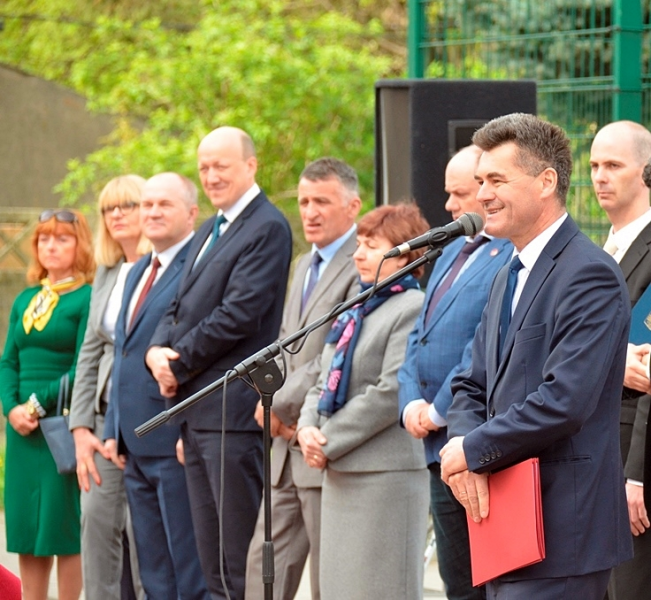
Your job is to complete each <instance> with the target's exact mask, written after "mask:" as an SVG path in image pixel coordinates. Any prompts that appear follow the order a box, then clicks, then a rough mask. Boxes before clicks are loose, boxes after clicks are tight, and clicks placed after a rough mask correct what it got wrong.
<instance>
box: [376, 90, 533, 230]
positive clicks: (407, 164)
mask: <svg viewBox="0 0 651 600" xmlns="http://www.w3.org/2000/svg"><path fill="white" fill-rule="evenodd" d="M513 112H524V113H530V114H536V83H535V82H534V81H492V80H491V81H477V80H474V81H467V80H461V81H455V80H449V79H397V80H382V81H378V82H377V83H376V84H375V193H376V205H377V206H380V205H382V204H392V203H396V202H399V201H400V200H404V199H409V198H413V199H414V200H415V201H416V202H417V204H418V205H419V207H420V209H421V211H422V212H423V215H424V216H425V218H426V219H427V220H428V221H429V223H430V225H431V226H432V227H438V226H440V225H445V224H446V223H448V222H450V221H451V217H450V214H449V213H448V212H447V211H446V210H445V207H444V205H445V201H446V200H447V194H446V193H445V167H446V165H447V162H448V160H449V159H450V157H451V156H452V155H453V154H454V153H455V152H457V151H458V150H459V149H461V148H463V147H464V146H467V145H469V144H470V140H471V138H472V135H473V133H474V132H475V131H476V130H477V129H479V128H480V127H481V126H482V125H484V123H486V122H487V121H490V120H491V119H494V118H495V117H499V116H502V115H507V114H509V113H513Z"/></svg>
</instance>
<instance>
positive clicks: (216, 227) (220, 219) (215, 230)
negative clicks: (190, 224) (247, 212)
mask: <svg viewBox="0 0 651 600" xmlns="http://www.w3.org/2000/svg"><path fill="white" fill-rule="evenodd" d="M226 221H228V219H227V218H226V217H225V216H224V214H223V213H222V214H221V215H217V218H216V219H215V223H214V224H213V226H212V239H213V243H214V241H215V240H216V239H217V238H218V237H219V234H220V230H221V226H222V225H223V224H224V223H226Z"/></svg>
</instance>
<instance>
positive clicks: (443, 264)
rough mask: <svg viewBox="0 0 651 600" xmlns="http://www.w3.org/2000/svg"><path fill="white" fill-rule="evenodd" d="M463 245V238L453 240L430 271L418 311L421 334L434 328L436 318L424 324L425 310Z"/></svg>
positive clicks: (425, 318)
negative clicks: (421, 304) (423, 297)
mask: <svg viewBox="0 0 651 600" xmlns="http://www.w3.org/2000/svg"><path fill="white" fill-rule="evenodd" d="M463 244H464V240H463V238H459V239H458V240H455V241H454V242H452V243H451V244H449V245H448V247H447V248H448V250H449V251H448V252H444V253H443V254H442V255H441V256H439V258H437V259H436V266H435V268H434V270H433V271H432V275H431V276H430V280H429V282H428V283H427V290H426V293H425V301H424V303H423V310H421V311H420V315H419V316H418V319H419V322H420V323H419V325H420V328H421V331H422V332H423V333H426V332H427V331H429V330H430V329H431V328H432V327H433V326H434V323H435V322H436V321H437V320H438V318H435V317H434V316H433V317H432V319H431V321H430V322H429V323H427V324H426V323H425V321H426V320H427V309H428V307H429V303H430V301H431V300H432V296H433V295H434V292H435V291H436V288H438V286H439V285H440V284H441V281H443V278H444V277H445V276H446V275H447V273H448V271H449V270H450V268H451V267H452V263H453V262H454V261H455V259H456V258H457V256H458V255H459V252H460V251H461V248H462V246H463ZM448 291H450V290H448ZM446 296H447V294H446Z"/></svg>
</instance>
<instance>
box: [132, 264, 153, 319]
mask: <svg viewBox="0 0 651 600" xmlns="http://www.w3.org/2000/svg"><path fill="white" fill-rule="evenodd" d="M159 268H160V260H158V256H156V257H155V258H154V260H152V261H151V271H150V273H149V277H147V281H145V285H144V286H143V288H142V291H141V292H140V296H139V297H138V302H136V307H135V308H134V309H133V314H132V315H131V322H130V323H129V328H131V327H133V322H134V321H135V319H136V315H137V314H138V311H139V310H140V307H141V306H142V305H143V304H144V303H145V298H146V297H147V294H148V293H149V290H151V287H152V286H153V285H154V281H155V280H156V274H157V273H158V269H159Z"/></svg>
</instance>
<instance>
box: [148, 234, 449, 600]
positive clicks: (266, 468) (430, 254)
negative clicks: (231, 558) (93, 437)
mask: <svg viewBox="0 0 651 600" xmlns="http://www.w3.org/2000/svg"><path fill="white" fill-rule="evenodd" d="M448 241H449V240H446V241H445V243H447V242H448ZM444 245H445V244H444V243H438V244H437V245H436V246H434V247H430V248H429V249H428V250H427V251H426V252H425V253H424V254H423V255H422V256H420V257H419V258H417V259H416V260H415V261H413V262H412V263H409V264H408V265H405V266H404V267H403V268H402V269H400V270H399V271H396V272H395V273H394V274H393V275H390V276H389V277H387V278H386V279H383V280H382V281H380V282H379V283H378V284H377V285H375V286H373V287H371V288H369V289H368V290H366V291H364V292H362V293H361V294H358V295H357V296H355V297H354V298H351V299H350V300H347V301H346V302H343V303H342V304H340V305H339V306H338V307H336V308H335V309H334V310H331V311H330V312H329V313H328V314H327V315H323V316H322V317H320V318H318V319H317V320H316V321H313V322H312V323H310V324H309V325H306V326H305V327H303V328H302V329H300V330H299V331H297V332H295V333H293V334H291V335H289V336H287V337H286V338H285V339H284V340H279V341H276V342H274V343H273V344H270V345H269V346H266V347H265V348H263V349H262V350H259V351H258V352H257V353H255V354H253V355H252V356H249V357H248V358H246V359H245V360H243V361H242V362H241V363H239V364H237V365H236V366H234V367H233V368H232V369H230V370H229V371H228V372H227V373H226V375H224V376H223V377H221V378H220V379H218V380H217V381H214V382H213V383H211V384H209V385H207V386H206V387H204V388H203V389H201V390H199V391H198V392H195V393H194V394H192V396H190V397H188V398H186V399H185V400H183V401H182V402H179V403H178V404H176V405H174V406H173V407H171V408H169V409H168V410H164V411H162V412H160V413H159V414H157V415H156V416H155V417H152V418H151V419H149V420H148V421H146V422H145V423H143V424H142V425H139V426H138V427H136V429H135V433H136V435H137V436H138V437H142V436H144V435H146V434H148V433H149V432H151V431H153V430H154V429H157V428H158V427H160V426H161V425H163V424H164V423H167V422H168V421H169V420H170V419H171V418H172V417H174V416H175V415H177V414H178V413H180V412H183V411H184V410H186V409H188V408H190V407H191V406H192V405H194V404H196V403H197V402H199V401H200V400H202V399H203V398H205V397H206V396H207V395H209V394H211V393H212V392H214V391H216V390H218V389H220V388H222V387H224V384H225V383H226V384H229V383H231V382H232V381H234V380H235V379H238V378H243V377H246V376H248V377H249V378H250V379H251V381H252V382H253V385H254V387H255V388H256V390H257V392H258V393H259V394H260V399H261V402H262V407H263V416H264V427H263V437H262V443H263V449H264V456H263V475H264V477H263V490H264V495H263V496H264V508H263V510H264V521H265V527H264V542H263V546H262V581H263V585H264V598H265V600H273V582H274V577H275V575H274V549H273V541H272V540H271V461H270V453H271V434H270V430H271V422H270V421H271V406H272V403H273V394H274V393H275V392H277V391H278V390H279V389H280V388H281V387H282V385H283V382H284V380H283V375H282V373H281V372H280V369H279V368H278V365H277V363H276V361H275V360H274V359H275V358H276V357H277V356H278V355H279V354H280V353H281V351H282V350H284V349H285V348H288V347H289V346H291V345H292V344H293V343H294V342H296V341H297V340H299V339H301V338H303V337H305V336H306V335H308V334H309V333H311V332H312V331H313V330H314V329H317V328H318V327H321V326H322V325H325V324H326V323H328V322H330V321H332V320H333V319H335V318H336V317H338V316H339V315H340V314H342V313H343V312H345V311H347V310H348V309H349V308H352V307H353V306H355V305H356V304H361V303H362V302H365V301H366V300H367V299H368V298H369V297H370V296H371V295H373V294H375V292H377V291H378V290H381V289H384V288H385V287H388V286H390V285H392V284H393V283H395V282H396V281H398V280H400V279H402V278H403V277H404V276H405V275H408V274H409V273H411V272H412V271H414V270H415V269H417V268H418V267H420V266H421V265H424V264H426V263H431V262H433V261H434V260H436V259H437V258H438V257H439V256H440V255H441V253H442V252H443V246H444Z"/></svg>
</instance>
